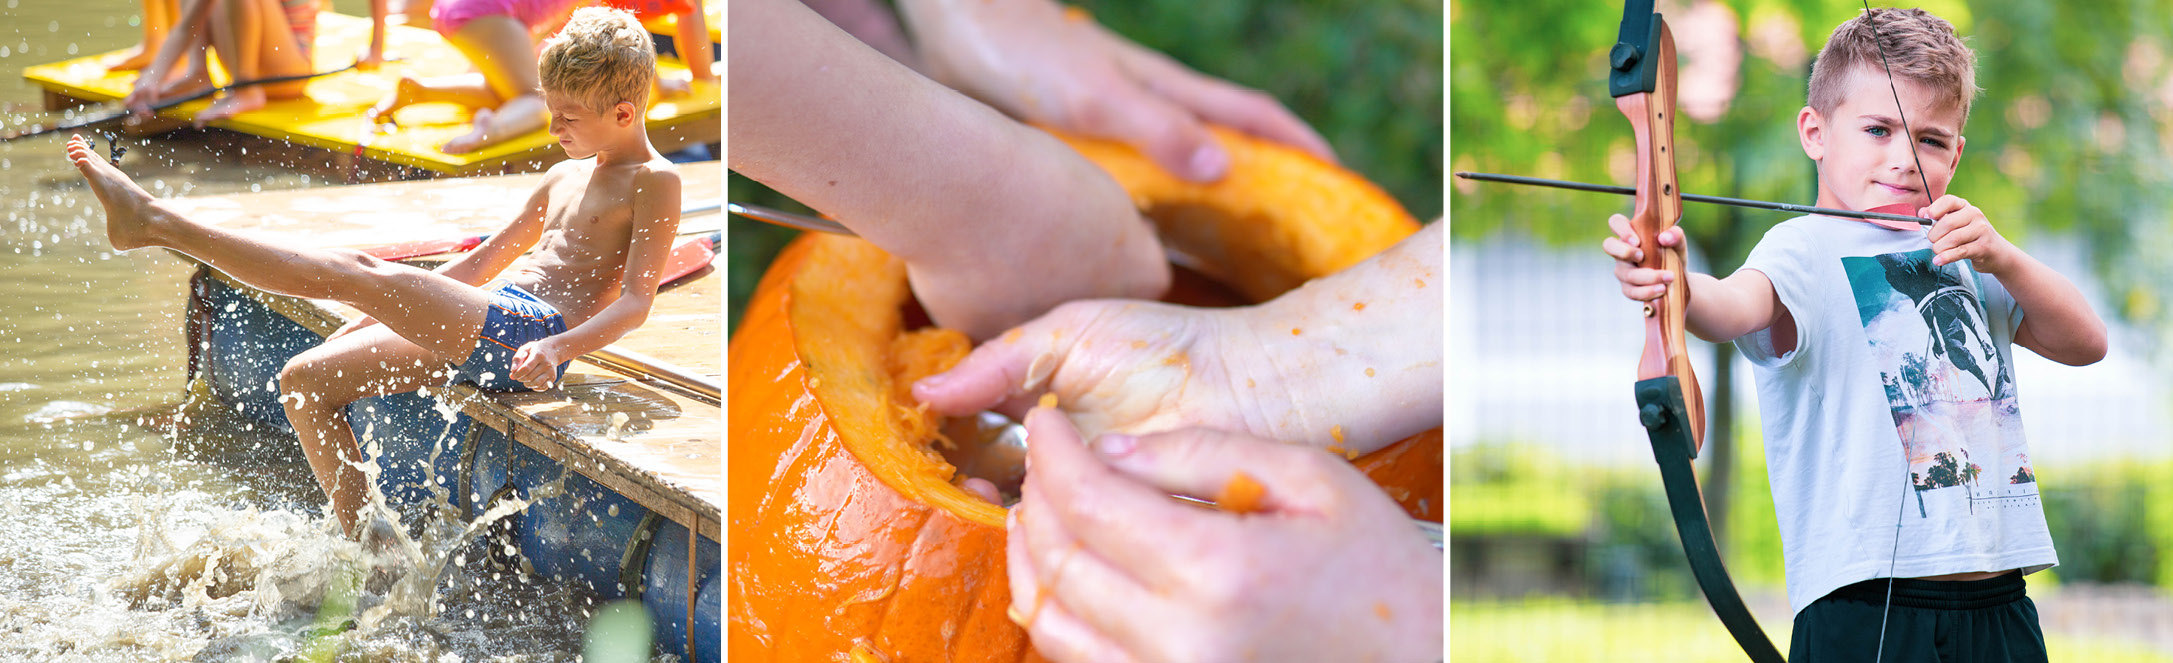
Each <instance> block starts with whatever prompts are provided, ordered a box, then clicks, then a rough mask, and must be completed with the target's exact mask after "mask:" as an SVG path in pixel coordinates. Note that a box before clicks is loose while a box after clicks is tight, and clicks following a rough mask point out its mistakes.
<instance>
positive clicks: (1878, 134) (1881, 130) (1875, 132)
mask: <svg viewBox="0 0 2173 663" xmlns="http://www.w3.org/2000/svg"><path fill="white" fill-rule="evenodd" d="M1864 132H1865V133H1869V134H1871V136H1872V137H1873V138H1885V137H1886V136H1887V134H1889V133H1892V132H1890V131H1887V130H1886V127H1871V128H1868V129H1865V130H1864Z"/></svg>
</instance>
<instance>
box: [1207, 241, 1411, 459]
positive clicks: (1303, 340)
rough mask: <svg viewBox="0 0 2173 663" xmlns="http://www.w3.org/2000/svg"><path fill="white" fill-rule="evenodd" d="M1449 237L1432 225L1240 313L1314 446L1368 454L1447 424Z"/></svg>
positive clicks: (1238, 313) (1237, 313)
mask: <svg viewBox="0 0 2173 663" xmlns="http://www.w3.org/2000/svg"><path fill="white" fill-rule="evenodd" d="M1442 233H1443V228H1442V224H1440V223H1433V224H1429V225H1427V226H1426V227H1425V228H1422V229H1420V230H1419V232H1418V233H1417V234H1415V235H1412V236H1411V237H1408V238H1405V239H1404V240H1403V241H1402V242H1399V243H1397V244H1396V245H1395V246H1392V247H1389V248H1388V250H1386V251H1383V252H1381V253H1380V254H1379V255H1376V256H1374V257H1372V258H1370V259H1367V260H1366V261H1365V262H1361V263H1359V264H1357V265H1354V266H1352V267H1350V268H1349V269H1345V270H1343V271H1341V272H1337V273H1335V274H1332V275H1329V276H1326V277H1322V278H1319V279H1315V280H1313V281H1310V282H1308V283H1306V284H1305V285H1304V286H1302V287H1299V288H1298V289H1297V290H1293V291H1290V292H1288V293H1285V294H1284V295H1283V296H1281V297H1277V298H1276V299H1274V300H1273V301H1270V302H1268V303H1266V304H1262V305H1260V306H1258V307H1254V308H1252V309H1240V310H1238V312H1236V313H1233V314H1234V315H1242V316H1244V318H1245V326H1246V328H1247V329H1249V330H1250V332H1251V334H1250V336H1251V337H1252V338H1255V339H1258V340H1257V342H1258V343H1260V344H1261V346H1262V348H1261V349H1262V356H1264V357H1268V358H1270V360H1271V361H1274V362H1276V366H1275V368H1276V371H1277V373H1279V378H1278V380H1279V381H1280V382H1281V383H1282V384H1283V385H1284V386H1285V387H1286V388H1288V389H1290V390H1291V391H1292V394H1291V395H1292V398H1291V400H1292V402H1293V403H1294V404H1295V405H1296V406H1297V408H1298V409H1297V412H1298V413H1299V418H1300V419H1302V420H1304V421H1305V422H1306V426H1305V427H1306V428H1307V429H1308V436H1309V437H1310V438H1312V439H1308V440H1306V441H1307V442H1309V443H1313V444H1316V445H1319V446H1327V447H1340V449H1336V450H1340V451H1347V452H1355V453H1365V452H1368V451H1372V450H1374V449H1378V448H1380V447H1383V446H1387V445H1389V444H1391V443H1394V442H1395V441H1397V440H1400V439H1403V438H1405V437H1409V436H1411V435H1414V434H1417V433H1419V432H1422V431H1425V430H1427V429H1430V428H1434V427H1436V426H1440V425H1441V406H1442V384H1443V381H1442V343H1441V339H1442V324H1443V319H1444V317H1445V315H1444V310H1445V299H1446V294H1445V293H1446V291H1447V285H1448V284H1447V277H1446V274H1445V273H1444V272H1443V271H1442V269H1441V255H1442ZM1239 386H1242V385H1239ZM1238 393H1244V392H1243V391H1239V392H1238Z"/></svg>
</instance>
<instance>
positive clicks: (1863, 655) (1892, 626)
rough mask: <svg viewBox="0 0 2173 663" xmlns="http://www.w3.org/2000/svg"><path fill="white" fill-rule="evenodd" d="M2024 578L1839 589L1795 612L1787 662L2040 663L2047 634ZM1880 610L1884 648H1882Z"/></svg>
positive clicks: (1877, 583) (1873, 583)
mask: <svg viewBox="0 0 2173 663" xmlns="http://www.w3.org/2000/svg"><path fill="white" fill-rule="evenodd" d="M2023 588H2024V583H2023V580H2022V574H2020V573H2009V574H2006V575H2003V576H1999V577H1997V578H1989V579H1985V580H1967V581H1957V582H1940V581H1933V580H1908V579H1901V580H1895V581H1893V602H1892V603H1893V605H1892V608H1891V609H1890V610H1889V609H1887V580H1886V579H1885V578H1878V579H1874V580H1866V581H1863V582H1859V583H1856V584H1854V585H1849V586H1847V587H1842V588H1840V589H1836V590H1834V591H1833V593H1832V594H1827V595H1826V596H1825V598H1821V599H1819V600H1817V601H1814V602H1812V603H1811V605H1810V606H1809V607H1806V608H1804V609H1803V612H1801V613H1797V614H1796V632H1795V635H1794V638H1793V640H1792V641H1791V642H1790V643H1789V647H1788V660H1789V662H1790V663H1820V662H1822V661H1833V662H1840V661H1847V662H1849V663H1858V662H1861V661H1870V660H1872V657H1873V656H1874V655H1877V656H1878V657H1879V661H1880V663H1914V662H1916V661H1937V662H1941V663H1949V662H1951V663H1980V662H1981V663H2024V662H2028V663H2044V661H2045V660H2046V659H2045V632H2044V631H2043V630H2042V629H2040V628H2039V627H2038V624H2037V604H2036V603H2032V602H2031V601H2030V597H2029V596H2028V595H2027V594H2026V593H2025V592H2024V591H2023ZM1882 613H1883V614H1884V617H1885V619H1884V621H1885V626H1886V629H1885V631H1886V635H1885V648H1884V650H1883V652H1882V651H1881V648H1880V635H1879V631H1880V629H1879V627H1880V622H1881V616H1882Z"/></svg>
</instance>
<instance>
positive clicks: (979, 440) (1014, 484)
mask: <svg viewBox="0 0 2173 663" xmlns="http://www.w3.org/2000/svg"><path fill="white" fill-rule="evenodd" d="M943 435H944V437H946V438H949V439H950V440H951V444H952V447H951V448H950V449H949V450H946V451H944V453H943V456H944V459H945V460H948V461H950V463H951V465H952V466H954V467H957V468H958V471H959V472H961V473H964V474H965V475H966V476H969V477H974V478H978V479H983V480H986V481H988V482H989V483H992V484H995V485H996V492H997V494H999V495H1001V496H1003V503H1004V505H1005V506H1010V505H1011V504H1014V503H1016V502H1018V496H1019V486H1020V485H1021V484H1023V483H1025V481H1026V427H1025V426H1023V425H1020V424H1019V423H1018V422H1015V421H1012V420H1011V418H1010V417H1006V416H1003V415H1001V414H997V413H995V412H987V411H983V412H981V413H980V414H977V415H974V416H971V417H955V418H952V419H951V420H950V421H949V422H947V423H945V424H944V426H943ZM1170 497H1174V498H1177V499H1178V500H1181V501H1184V502H1190V503H1193V504H1198V505H1201V506H1207V507H1214V506H1216V504H1215V503H1214V502H1212V501H1208V500H1203V499H1200V498H1197V497H1192V496H1190V495H1171V496H1170ZM1411 524H1412V525H1414V526H1416V527H1418V529H1419V533H1420V534H1422V535H1424V536H1425V537H1426V542H1427V543H1431V544H1433V546H1434V549H1435V550H1441V549H1442V546H1443V545H1445V544H1444V540H1445V539H1444V537H1443V533H1442V530H1441V523H1436V522H1430V521H1425V520H1419V519H1416V518H1413V519H1411Z"/></svg>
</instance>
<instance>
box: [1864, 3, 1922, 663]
mask: <svg viewBox="0 0 2173 663" xmlns="http://www.w3.org/2000/svg"><path fill="white" fill-rule="evenodd" d="M1872 14H1873V12H1872V9H1871V0H1864V25H1865V27H1869V28H1871V45H1872V47H1873V48H1876V49H1878V51H1879V67H1880V68H1881V69H1884V70H1886V89H1887V91H1888V92H1891V93H1893V95H1894V113H1895V114H1896V115H1899V116H1900V117H1901V134H1902V139H1903V140H1907V141H1909V158H1911V159H1914V160H1915V161H1916V177H1917V181H1918V182H1919V183H1921V184H1923V186H1924V206H1925V207H1930V206H1931V205H1932V203H1933V202H1934V201H1933V200H1932V183H1931V180H1930V178H1928V177H1926V176H1925V175H1924V155H1922V154H1918V153H1917V150H1916V132H1915V131H1912V130H1910V129H1909V113H1908V111H1906V110H1903V109H1902V103H1901V88H1900V87H1898V86H1896V85H1895V84H1894V65H1892V64H1890V63H1888V62H1887V60H1886V45H1885V44H1883V43H1881V42H1880V40H1881V37H1880V36H1879V24H1878V22H1877V21H1875V20H1873V19H1872ZM1925 232H1926V233H1927V234H1929V233H1930V230H1926V231H1925ZM1901 462H1902V471H1904V472H1906V471H1908V469H1909V466H1908V464H1909V450H1908V444H1906V443H1904V444H1903V445H1902V457H1901ZM1914 483H1915V482H1914V481H1911V482H1907V483H1904V484H1903V485H1902V493H1901V498H1900V499H1898V500H1895V501H1896V502H1899V503H1900V505H1899V506H1897V507H1896V508H1895V510H1894V545H1893V550H1892V551H1891V552H1889V553H1888V555H1887V558H1886V600H1885V602H1884V603H1885V605H1883V606H1881V607H1880V608H1879V646H1878V650H1877V651H1876V652H1875V653H1873V654H1872V658H1871V660H1872V661H1873V662H1874V663H1878V662H1879V661H1883V660H1885V658H1886V627H1887V619H1888V618H1889V617H1890V616H1892V614H1893V610H1894V572H1895V570H1896V569H1898V568H1900V566H1899V563H1900V560H1901V521H1902V519H1903V518H1904V517H1906V514H1907V513H1908V512H1909V489H1910V488H1911V487H1913V484H1914Z"/></svg>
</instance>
